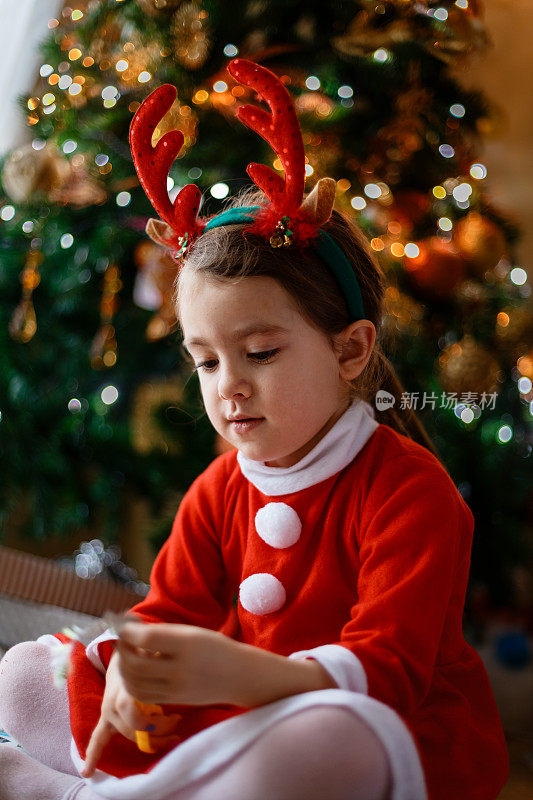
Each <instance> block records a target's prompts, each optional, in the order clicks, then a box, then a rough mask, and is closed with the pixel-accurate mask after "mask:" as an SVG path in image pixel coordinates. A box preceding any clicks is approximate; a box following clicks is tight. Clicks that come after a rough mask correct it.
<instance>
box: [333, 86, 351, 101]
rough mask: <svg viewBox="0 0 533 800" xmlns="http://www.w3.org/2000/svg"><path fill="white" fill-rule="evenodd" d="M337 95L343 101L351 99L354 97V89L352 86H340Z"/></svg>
mask: <svg viewBox="0 0 533 800" xmlns="http://www.w3.org/2000/svg"><path fill="white" fill-rule="evenodd" d="M337 94H338V95H339V97H342V98H343V100H347V99H348V98H350V97H353V89H352V87H351V86H347V85H345V86H339V88H338V89H337Z"/></svg>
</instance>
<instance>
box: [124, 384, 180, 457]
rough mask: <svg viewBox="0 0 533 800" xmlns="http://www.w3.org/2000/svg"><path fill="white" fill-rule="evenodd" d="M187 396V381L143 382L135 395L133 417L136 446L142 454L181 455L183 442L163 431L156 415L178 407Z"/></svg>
mask: <svg viewBox="0 0 533 800" xmlns="http://www.w3.org/2000/svg"><path fill="white" fill-rule="evenodd" d="M182 397H183V382H182V381H181V380H180V379H179V378H172V379H164V380H160V379H154V380H151V381H149V382H148V383H143V384H141V385H140V386H139V388H138V389H137V391H136V392H135V397H134V400H133V409H132V417H131V429H132V438H133V446H134V448H135V450H136V451H137V452H138V453H143V454H146V453H150V452H152V451H154V450H159V451H161V452H163V453H166V454H170V455H180V453H181V452H182V449H181V446H180V444H179V442H177V441H174V440H172V439H171V438H169V436H168V434H166V433H165V432H164V431H162V430H161V428H160V427H159V425H158V424H157V420H156V419H155V414H156V412H157V411H159V410H160V409H161V406H163V405H164V406H166V407H169V406H176V405H178V404H179V403H180V401H181V399H182Z"/></svg>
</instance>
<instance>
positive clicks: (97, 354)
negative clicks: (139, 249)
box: [89, 264, 122, 369]
mask: <svg viewBox="0 0 533 800" xmlns="http://www.w3.org/2000/svg"><path fill="white" fill-rule="evenodd" d="M121 288H122V281H121V280H120V269H119V266H118V264H110V265H109V266H108V268H107V269H106V271H105V275H104V290H103V292H102V299H101V300H100V322H101V325H100V328H99V330H98V331H97V333H96V335H95V337H94V339H93V342H92V344H91V349H90V353H89V355H90V359H91V366H92V368H93V369H106V368H109V367H113V366H114V365H115V364H116V362H117V340H116V337H115V328H114V327H113V325H112V324H111V322H112V320H113V316H114V314H115V312H116V310H117V307H118V297H117V295H118V293H119V291H120V290H121Z"/></svg>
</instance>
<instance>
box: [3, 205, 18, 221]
mask: <svg viewBox="0 0 533 800" xmlns="http://www.w3.org/2000/svg"><path fill="white" fill-rule="evenodd" d="M14 216H15V209H14V208H13V206H4V207H3V208H2V210H1V211H0V217H1V218H2V219H3V220H4V222H9V220H11V219H13V217H14Z"/></svg>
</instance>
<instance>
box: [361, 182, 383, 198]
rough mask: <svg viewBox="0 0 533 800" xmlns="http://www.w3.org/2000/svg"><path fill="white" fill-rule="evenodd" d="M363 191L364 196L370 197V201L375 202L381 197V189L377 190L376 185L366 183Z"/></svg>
mask: <svg viewBox="0 0 533 800" xmlns="http://www.w3.org/2000/svg"><path fill="white" fill-rule="evenodd" d="M363 191H364V193H365V194H366V196H367V197H370V198H371V199H372V200H376V199H377V198H378V197H380V196H381V189H380V188H379V186H378V185H377V183H367V185H366V186H365V188H364V189H363Z"/></svg>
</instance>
